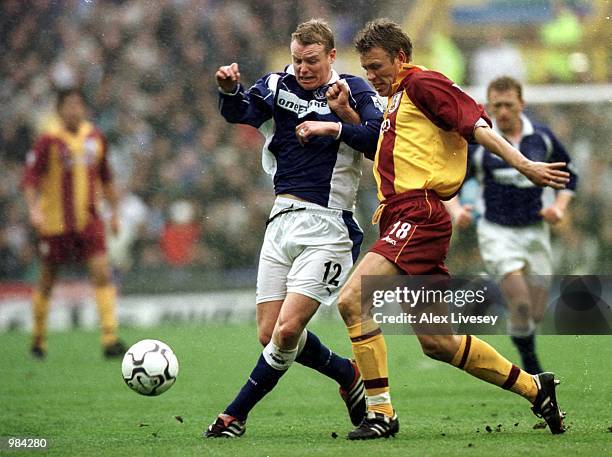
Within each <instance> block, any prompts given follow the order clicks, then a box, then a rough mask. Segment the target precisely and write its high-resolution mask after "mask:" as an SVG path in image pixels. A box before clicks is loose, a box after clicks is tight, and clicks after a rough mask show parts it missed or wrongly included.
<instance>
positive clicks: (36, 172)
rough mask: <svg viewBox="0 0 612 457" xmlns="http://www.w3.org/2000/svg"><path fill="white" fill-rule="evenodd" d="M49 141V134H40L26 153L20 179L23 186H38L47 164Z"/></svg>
mask: <svg viewBox="0 0 612 457" xmlns="http://www.w3.org/2000/svg"><path fill="white" fill-rule="evenodd" d="M51 142H52V138H51V137H50V136H49V135H42V136H41V137H39V138H38V139H37V140H36V143H34V146H33V147H32V149H31V150H30V151H29V152H28V153H27V155H26V163H25V170H24V173H23V178H22V180H21V185H22V186H23V187H38V184H39V183H40V179H41V177H42V176H43V174H44V173H45V171H46V170H47V166H48V164H49V153H50V152H49V151H50V146H51Z"/></svg>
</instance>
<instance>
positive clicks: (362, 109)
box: [340, 77, 383, 160]
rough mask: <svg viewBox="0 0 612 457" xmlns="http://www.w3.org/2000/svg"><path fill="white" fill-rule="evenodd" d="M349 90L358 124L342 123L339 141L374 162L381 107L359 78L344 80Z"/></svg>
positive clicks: (380, 120)
mask: <svg viewBox="0 0 612 457" xmlns="http://www.w3.org/2000/svg"><path fill="white" fill-rule="evenodd" d="M346 79H347V83H348V84H349V87H350V89H351V100H350V103H351V107H352V108H353V109H355V111H357V113H359V117H360V119H361V123H360V124H349V123H345V122H343V123H342V132H341V134H340V139H341V140H342V141H344V142H345V143H346V144H348V145H349V146H350V147H352V148H353V149H355V150H357V151H360V152H363V154H364V155H365V156H366V157H367V158H368V159H372V160H374V156H375V154H376V146H377V145H378V135H379V133H380V124H381V123H382V118H383V112H382V106H381V104H380V102H379V100H378V98H377V97H376V94H375V93H374V92H373V91H372V90H371V89H370V87H369V86H368V84H367V83H366V82H365V81H364V80H363V79H361V78H356V77H352V78H348V77H347V78H346Z"/></svg>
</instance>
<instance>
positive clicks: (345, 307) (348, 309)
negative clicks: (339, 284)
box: [338, 288, 361, 326]
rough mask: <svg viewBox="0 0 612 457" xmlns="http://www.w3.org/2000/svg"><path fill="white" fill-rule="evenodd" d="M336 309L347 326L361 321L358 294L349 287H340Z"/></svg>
mask: <svg viewBox="0 0 612 457" xmlns="http://www.w3.org/2000/svg"><path fill="white" fill-rule="evenodd" d="M338 311H339V312H340V315H341V316H342V319H343V320H344V323H345V324H346V325H347V326H351V325H355V324H358V323H359V322H360V321H361V304H360V302H359V296H358V295H357V294H355V293H354V292H353V291H352V290H351V289H348V288H345V289H342V291H341V292H340V297H339V298H338Z"/></svg>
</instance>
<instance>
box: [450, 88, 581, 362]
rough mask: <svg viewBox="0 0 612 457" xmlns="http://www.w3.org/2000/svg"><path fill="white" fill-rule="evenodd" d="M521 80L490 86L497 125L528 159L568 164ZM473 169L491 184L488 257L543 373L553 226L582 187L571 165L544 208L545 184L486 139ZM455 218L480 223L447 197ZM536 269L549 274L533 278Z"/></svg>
mask: <svg viewBox="0 0 612 457" xmlns="http://www.w3.org/2000/svg"><path fill="white" fill-rule="evenodd" d="M522 93H523V90H522V87H521V84H520V83H519V82H518V81H516V80H514V79H512V78H510V77H501V78H497V79H495V80H494V81H492V82H491V83H490V84H489V86H488V88H487V100H488V107H489V111H490V112H491V113H492V114H493V118H494V122H493V129H494V130H496V131H497V132H498V133H499V134H501V135H502V136H503V137H504V138H505V139H506V140H507V141H509V142H510V143H511V144H513V145H514V146H515V147H516V148H517V149H519V150H520V151H521V152H522V153H523V155H524V156H525V157H528V158H529V159H531V160H538V161H542V162H566V163H568V164H569V162H570V157H569V155H568V154H567V152H566V150H565V148H564V147H563V145H562V144H561V143H560V142H559V140H558V139H557V138H556V137H555V135H554V134H553V133H552V132H551V131H550V129H548V128H547V127H545V126H543V125H540V124H537V123H535V122H533V121H532V120H531V119H529V118H528V117H527V116H526V115H525V114H524V113H523V109H524V107H525V102H524V101H523V95H522ZM469 152H470V154H469V157H470V164H471V167H470V169H471V172H472V173H471V174H474V175H475V176H476V177H477V178H478V180H479V181H480V183H481V185H482V186H483V201H484V209H485V212H484V217H483V218H481V219H480V220H479V222H478V245H479V248H480V255H481V257H482V259H483V261H484V263H485V266H486V268H487V270H488V272H489V273H490V274H492V275H496V276H499V277H501V280H500V286H501V290H502V292H503V294H504V297H505V298H506V302H507V304H508V309H509V311H510V320H509V325H508V332H509V334H510V336H511V339H512V342H513V343H514V345H515V346H516V348H517V349H518V351H519V353H520V355H521V360H522V362H523V368H524V369H525V371H527V372H528V373H531V374H537V373H540V372H542V368H541V366H540V362H539V360H538V357H537V356H536V351H535V329H536V324H537V323H538V322H539V321H540V320H541V319H542V317H543V316H544V312H545V311H546V304H547V302H548V286H549V280H548V278H547V277H546V276H549V275H551V274H552V255H551V248H550V227H549V225H553V224H556V223H558V222H559V221H560V220H561V219H562V218H563V215H564V214H565V210H566V208H567V205H568V203H569V202H570V200H571V199H572V196H573V191H574V189H575V188H576V181H577V177H576V174H575V173H573V172H572V171H571V169H569V171H570V182H569V183H568V185H567V189H563V190H561V191H559V192H557V194H556V198H555V199H554V202H552V204H550V205H547V206H544V205H543V201H542V196H543V192H542V188H540V187H537V186H536V185H535V184H533V183H532V182H530V181H529V180H527V179H526V178H525V177H524V176H523V175H521V174H520V173H519V172H518V171H517V170H515V169H514V168H512V167H511V166H510V165H509V164H508V163H506V162H505V161H503V160H499V158H498V157H497V156H495V155H493V154H492V153H491V152H490V151H489V150H488V149H486V148H485V147H484V146H482V145H474V146H473V147H471V148H470V151H469ZM447 208H448V209H449V211H450V213H451V215H452V216H453V219H454V221H455V224H456V225H457V227H459V228H466V227H468V226H469V225H470V224H471V222H472V206H471V205H461V204H460V203H459V199H458V198H457V197H454V198H453V199H451V200H449V202H448V203H447ZM531 275H542V276H540V277H533V276H531Z"/></svg>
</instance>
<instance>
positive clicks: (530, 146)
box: [469, 114, 578, 226]
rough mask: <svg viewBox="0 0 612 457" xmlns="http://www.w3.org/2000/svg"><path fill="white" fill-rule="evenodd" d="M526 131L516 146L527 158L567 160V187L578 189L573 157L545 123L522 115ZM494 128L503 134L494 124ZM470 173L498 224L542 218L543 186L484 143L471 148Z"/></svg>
mask: <svg viewBox="0 0 612 457" xmlns="http://www.w3.org/2000/svg"><path fill="white" fill-rule="evenodd" d="M521 121H522V124H523V131H522V134H521V139H520V141H519V144H515V145H514V146H515V147H516V148H517V149H518V150H519V151H521V152H522V153H523V155H524V156H525V157H527V158H528V159H530V160H533V161H536V162H548V163H552V162H567V164H568V166H567V168H566V171H568V172H569V173H570V182H569V184H568V185H567V189H568V190H570V191H573V190H575V189H576V183H577V179H578V178H577V176H576V173H575V172H574V171H573V169H572V166H571V164H570V157H569V155H568V153H567V151H566V150H565V148H564V147H563V145H562V144H561V143H560V142H559V140H558V139H557V138H556V137H555V135H554V134H553V133H552V132H551V131H550V129H548V128H547V127H545V126H543V125H538V124H535V123H533V122H531V121H530V120H529V118H527V116H525V115H524V114H521ZM493 128H494V130H496V131H497V133H499V134H500V135H501V132H500V131H499V130H498V129H497V127H496V125H495V123H494V125H493ZM469 161H470V172H469V173H470V175H472V176H473V175H476V177H477V178H478V181H479V182H480V183H481V185H482V186H483V190H482V196H483V200H484V206H485V208H484V210H485V212H484V217H485V218H486V219H487V220H489V221H491V222H494V223H496V224H500V225H507V226H525V225H530V224H534V223H536V222H539V221H541V220H542V217H541V216H540V215H539V212H540V210H541V209H542V207H543V203H542V195H543V188H542V187H538V186H536V185H535V184H534V183H532V182H531V181H530V180H529V179H527V177H525V176H524V175H522V174H521V173H520V172H519V171H518V170H516V169H515V168H513V167H511V166H510V165H508V163H506V162H505V161H504V160H502V159H501V158H499V157H498V156H497V155H495V154H493V153H492V152H490V151H488V150H486V149H485V148H484V146H481V145H470V147H469Z"/></svg>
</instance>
